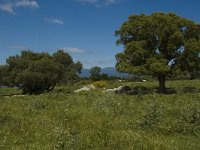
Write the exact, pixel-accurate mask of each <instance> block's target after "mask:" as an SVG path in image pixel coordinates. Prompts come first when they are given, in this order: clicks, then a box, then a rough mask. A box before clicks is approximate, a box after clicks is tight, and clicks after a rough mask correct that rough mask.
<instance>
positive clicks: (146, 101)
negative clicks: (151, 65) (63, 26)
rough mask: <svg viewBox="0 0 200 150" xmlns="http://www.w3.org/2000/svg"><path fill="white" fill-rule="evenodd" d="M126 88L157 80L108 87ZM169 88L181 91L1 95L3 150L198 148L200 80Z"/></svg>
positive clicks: (0, 142) (174, 83)
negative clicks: (133, 93) (163, 92)
mask: <svg viewBox="0 0 200 150" xmlns="http://www.w3.org/2000/svg"><path fill="white" fill-rule="evenodd" d="M122 84H125V85H129V86H131V87H136V86H144V87H147V88H154V87H156V85H157V82H147V83H139V82H134V83H131V82H129V83H128V82H124V83H119V82H112V83H109V84H107V88H112V87H117V86H119V85H122ZM167 86H168V87H169V88H175V89H176V90H177V91H178V92H176V93H173V94H167V95H163V94H156V93H150V94H145V95H132V96H130V95H124V94H121V95H120V94H109V93H102V92H101V91H102V89H101V88H99V89H97V90H94V91H90V92H81V93H74V92H73V90H74V89H77V88H79V87H81V85H80V84H77V85H75V86H69V87H67V86H59V87H57V88H56V89H55V92H52V93H44V94H41V95H37V96H24V97H2V98H1V99H0V149H44V150H45V149H47V150H49V149H103V150H104V149H105V150H106V149H107V150H108V149H114V150H115V149H119V150H121V149H134V150H135V149H138V150H140V149H144V150H154V149H161V150H165V149H166V150H168V149H169V150H171V149H175V150H179V149H180V150H183V149H189V150H199V149H200V142H199V141H200V117H199V114H200V107H199V106H200V93H199V92H198V89H199V87H200V81H198V80H196V81H170V82H168V83H167ZM185 87H190V88H189V89H195V90H196V92H194V91H193V92H190V91H184V88H185ZM0 90H2V89H0Z"/></svg>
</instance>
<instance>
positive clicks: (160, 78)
mask: <svg viewBox="0 0 200 150" xmlns="http://www.w3.org/2000/svg"><path fill="white" fill-rule="evenodd" d="M165 79H166V75H164V74H160V75H158V81H159V88H158V92H159V93H166V87H165Z"/></svg>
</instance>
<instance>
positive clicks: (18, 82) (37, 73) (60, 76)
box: [0, 50, 82, 94]
mask: <svg viewBox="0 0 200 150" xmlns="http://www.w3.org/2000/svg"><path fill="white" fill-rule="evenodd" d="M3 69H4V70H6V71H5V72H6V73H4V74H3V75H2V76H3V78H2V80H3V81H2V83H3V84H4V85H9V84H11V85H15V86H19V87H20V88H21V89H22V90H23V93H24V94H26V93H28V94H40V93H42V92H44V91H47V92H48V91H52V90H53V89H54V87H55V85H56V84H57V83H59V82H61V81H62V82H64V81H67V80H72V79H73V78H74V77H75V76H77V75H76V73H77V72H80V70H81V69H82V65H81V63H80V62H77V63H74V62H73V60H72V58H71V56H70V55H69V54H68V53H66V52H64V51H63V50H58V51H57V52H55V53H54V54H53V55H52V56H51V55H50V54H48V53H35V52H32V51H22V52H21V55H16V56H12V57H9V58H8V59H7V65H6V66H4V67H2V68H0V70H3ZM7 80H9V83H6V81H7Z"/></svg>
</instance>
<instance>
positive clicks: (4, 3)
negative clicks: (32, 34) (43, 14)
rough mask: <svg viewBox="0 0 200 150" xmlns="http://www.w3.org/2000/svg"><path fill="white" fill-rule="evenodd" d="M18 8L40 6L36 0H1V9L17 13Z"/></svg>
mask: <svg viewBox="0 0 200 150" xmlns="http://www.w3.org/2000/svg"><path fill="white" fill-rule="evenodd" d="M17 8H31V9H37V8H39V5H38V3H37V2H36V1H35V0H1V1H0V10H2V11H5V12H8V13H12V14H15V11H14V10H15V9H17Z"/></svg>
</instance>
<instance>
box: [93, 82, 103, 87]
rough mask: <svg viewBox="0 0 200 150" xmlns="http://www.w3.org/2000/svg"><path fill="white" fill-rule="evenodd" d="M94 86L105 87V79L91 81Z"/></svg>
mask: <svg viewBox="0 0 200 150" xmlns="http://www.w3.org/2000/svg"><path fill="white" fill-rule="evenodd" d="M93 85H94V86H96V87H105V86H106V81H96V82H94V83H93Z"/></svg>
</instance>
